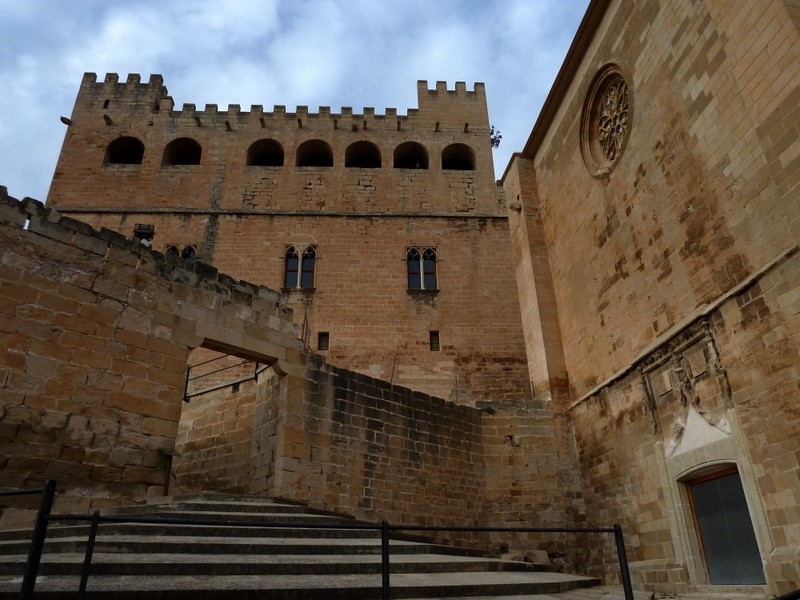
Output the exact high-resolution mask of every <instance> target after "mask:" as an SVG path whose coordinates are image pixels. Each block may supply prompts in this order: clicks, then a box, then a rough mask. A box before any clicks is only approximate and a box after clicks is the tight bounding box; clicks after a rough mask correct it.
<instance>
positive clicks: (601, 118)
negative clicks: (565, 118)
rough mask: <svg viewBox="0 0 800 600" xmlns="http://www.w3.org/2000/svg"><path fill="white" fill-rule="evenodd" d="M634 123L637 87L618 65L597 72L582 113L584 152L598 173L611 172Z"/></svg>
mask: <svg viewBox="0 0 800 600" xmlns="http://www.w3.org/2000/svg"><path fill="white" fill-rule="evenodd" d="M632 123H633V90H632V89H631V88H630V86H629V85H628V80H627V79H626V78H625V76H624V74H623V72H622V70H621V69H620V67H619V66H618V65H614V64H609V65H606V66H605V67H603V68H602V69H601V70H600V71H599V72H598V74H597V75H596V76H595V78H594V81H593V82H592V85H591V86H590V88H589V93H588V95H587V97H586V101H585V102H584V106H583V115H582V117H581V134H580V141H581V154H582V155H583V161H584V163H585V164H586V167H587V168H588V169H589V172H590V173H591V174H592V175H594V176H595V177H601V176H603V175H606V174H607V173H609V172H610V171H611V170H612V169H613V168H614V165H615V164H616V163H617V161H618V160H619V157H620V156H621V155H622V152H623V150H625V145H626V144H627V141H628V136H629V133H630V127H631V124H632Z"/></svg>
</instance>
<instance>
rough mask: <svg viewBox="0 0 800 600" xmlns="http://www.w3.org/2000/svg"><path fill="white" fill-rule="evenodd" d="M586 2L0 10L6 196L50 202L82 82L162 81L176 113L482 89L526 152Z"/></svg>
mask: <svg viewBox="0 0 800 600" xmlns="http://www.w3.org/2000/svg"><path fill="white" fill-rule="evenodd" d="M587 3H588V0H578V1H574V0H573V1H569V2H564V1H563V0H486V1H478V0H472V1H469V0H467V1H464V0H460V1H459V0H439V1H437V2H430V1H429V0H396V1H394V2H391V3H390V2H377V1H375V0H350V1H348V2H345V1H344V0H303V1H302V2H299V1H297V2H295V1H292V2H279V0H237V1H234V2H220V1H219V0H171V1H170V2H163V1H156V0H129V1H127V2H125V3H121V2H119V3H115V2H111V3H109V2H107V1H101V0H83V1H81V2H71V3H67V2H63V1H61V0H27V1H25V2H20V1H18V0H13V1H12V0H0V36H2V39H3V40H4V43H3V44H2V46H0V86H2V89H3V90H4V94H3V95H1V96H0V114H3V115H4V118H3V119H2V120H0V185H8V186H9V188H10V192H11V193H12V194H13V195H16V196H25V195H31V196H35V197H38V198H42V199H43V198H44V197H45V195H46V192H47V188H48V186H49V181H50V178H51V176H52V172H53V169H54V167H55V162H56V158H57V155H58V150H59V147H60V144H61V141H62V140H63V136H64V128H63V125H61V124H60V123H59V120H58V117H59V116H61V115H65V116H68V115H69V113H70V112H71V109H72V105H73V103H74V99H75V94H76V92H77V89H78V85H79V84H80V81H81V76H82V74H83V72H84V71H94V72H96V73H97V74H98V76H99V77H100V78H102V77H103V76H104V74H105V73H106V72H116V73H119V74H120V77H121V78H124V77H125V76H126V75H127V74H128V73H140V74H141V75H142V78H143V79H145V80H146V79H147V78H148V76H149V75H150V74H151V73H160V74H162V75H163V76H164V80H165V83H166V85H167V86H168V88H169V90H170V92H171V93H172V95H173V97H174V99H175V101H176V104H178V106H180V105H181V104H182V103H193V104H196V105H198V106H203V105H204V104H206V103H214V104H218V105H220V107H221V108H224V107H226V106H227V104H240V105H242V107H243V109H245V110H246V109H247V108H249V105H250V104H262V105H264V106H265V108H266V109H267V110H271V108H272V105H274V104H284V105H287V107H289V108H290V109H292V108H294V106H296V105H298V104H303V105H308V106H309V107H310V108H311V109H312V110H315V109H316V108H317V107H318V106H319V105H327V106H331V107H332V108H333V109H334V110H336V109H338V108H340V107H341V106H342V105H345V106H353V108H354V109H355V110H360V109H361V108H363V107H364V106H374V107H375V108H376V110H378V111H382V110H383V109H385V108H387V107H394V108H397V109H398V110H400V111H401V112H404V111H405V110H406V109H408V108H413V107H415V106H416V81H417V80H418V79H427V80H428V81H429V85H431V86H432V85H433V82H435V81H436V80H446V81H447V82H448V84H449V85H450V87H452V85H453V83H454V82H455V81H466V82H467V83H468V85H469V86H471V85H472V84H473V83H474V82H475V81H483V82H485V83H486V86H487V94H488V97H489V110H490V120H491V122H492V123H494V124H495V125H497V126H498V127H499V128H500V130H501V131H502V133H503V144H502V145H501V148H500V150H499V152H498V153H497V155H496V157H495V159H496V167H497V171H498V172H500V171H502V169H503V168H504V167H505V163H506V162H507V160H508V156H509V155H510V154H511V152H512V151H516V150H520V149H521V147H522V145H523V144H524V142H525V139H526V138H527V136H528V133H529V132H530V128H531V126H532V125H533V122H534V120H535V118H536V113H537V111H538V109H539V106H540V105H541V102H542V101H543V99H544V96H545V95H546V93H547V91H548V89H549V87H550V85H551V83H552V80H553V77H554V76H555V73H556V71H557V69H558V67H559V66H560V64H561V61H562V60H563V57H564V55H565V53H566V49H567V47H568V44H569V42H570V40H571V39H572V36H573V35H574V33H575V30H576V29H577V25H578V21H579V19H580V16H581V15H582V13H583V10H585V7H586V4H587Z"/></svg>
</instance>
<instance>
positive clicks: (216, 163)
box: [48, 74, 530, 404]
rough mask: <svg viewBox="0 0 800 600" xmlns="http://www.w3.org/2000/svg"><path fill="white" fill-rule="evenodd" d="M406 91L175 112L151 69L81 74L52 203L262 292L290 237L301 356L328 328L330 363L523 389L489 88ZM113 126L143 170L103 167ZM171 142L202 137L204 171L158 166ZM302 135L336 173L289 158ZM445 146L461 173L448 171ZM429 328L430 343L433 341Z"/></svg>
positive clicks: (429, 382)
mask: <svg viewBox="0 0 800 600" xmlns="http://www.w3.org/2000/svg"><path fill="white" fill-rule="evenodd" d="M417 91H418V108H417V109H409V110H408V111H407V114H398V113H397V110H396V109H386V110H385V111H384V113H383V114H380V113H376V111H375V109H373V108H369V107H368V108H364V109H363V111H362V112H360V113H359V112H354V111H353V110H352V109H351V108H347V107H345V108H342V109H341V111H340V112H331V109H330V108H329V107H320V109H319V111H318V112H309V110H308V107H297V109H296V110H295V111H291V110H289V111H287V109H286V107H283V106H276V107H274V109H273V110H272V111H265V110H264V109H263V107H261V106H253V107H251V108H250V110H249V111H243V110H241V108H240V107H239V106H236V105H232V106H229V107H228V110H218V108H217V107H216V106H206V107H205V108H204V110H197V109H196V108H195V107H194V106H193V105H184V106H183V107H182V109H181V110H175V109H174V108H175V107H174V106H173V101H172V98H171V97H170V96H168V95H167V90H166V88H165V87H164V86H163V81H162V79H161V78H160V76H156V75H153V76H151V78H150V80H149V81H147V82H141V81H140V80H139V77H138V76H129V78H128V81H127V82H125V83H121V82H119V81H118V78H117V76H116V75H107V76H106V79H105V81H103V82H98V81H97V80H96V76H94V75H93V74H87V75H86V76H85V77H84V80H83V82H82V84H81V88H80V92H79V94H78V97H77V100H76V104H75V109H74V111H73V114H72V120H71V125H70V126H69V128H68V130H67V133H66V138H65V141H64V145H63V148H62V152H61V156H60V159H59V163H58V167H57V169H56V173H55V176H54V178H53V183H52V186H51V190H50V194H49V196H48V204H49V205H51V206H54V207H56V208H58V209H59V210H60V211H62V212H63V213H64V214H69V215H72V216H75V217H77V218H80V219H82V220H86V221H87V222H88V223H90V224H92V225H93V226H95V227H107V228H109V229H113V230H115V231H120V232H122V233H124V234H125V235H126V236H127V235H130V233H131V231H132V228H133V225H134V224H135V223H150V224H154V225H155V227H156V238H155V240H154V244H155V245H154V247H155V248H156V249H157V250H159V251H162V252H163V251H165V249H166V248H167V247H168V246H169V245H171V244H175V245H176V246H178V247H179V248H184V247H186V246H188V245H192V246H194V247H195V248H196V250H197V252H198V256H199V257H200V258H201V259H202V260H203V261H205V262H207V263H210V264H213V265H215V266H216V267H218V268H219V269H220V270H222V271H224V272H225V273H229V274H231V275H232V276H234V277H236V278H241V279H246V280H247V281H253V282H257V283H259V284H263V285H266V286H268V287H270V288H273V289H279V288H281V286H283V285H284V261H285V258H284V256H285V252H286V248H287V246H289V245H292V244H297V245H301V246H305V245H313V246H315V248H316V256H317V259H316V273H315V282H314V289H313V290H302V291H298V290H294V291H290V290H287V293H289V304H290V306H292V308H294V315H295V319H296V322H297V323H298V324H299V325H303V328H304V329H303V337H304V339H305V340H306V342H307V345H308V348H309V349H311V350H318V336H319V334H320V332H322V333H327V334H328V335H329V339H330V350H329V351H327V352H328V353H327V356H328V359H329V361H330V362H332V363H335V364H337V365H339V366H341V367H344V368H348V369H352V370H356V371H359V372H362V373H364V374H368V375H370V376H373V377H378V378H381V379H387V380H391V381H393V382H394V383H396V384H399V385H403V386H405V387H409V388H411V389H415V390H420V391H423V392H425V393H428V394H432V395H436V396H440V397H443V398H447V399H449V400H453V401H456V402H460V403H464V404H474V403H475V402H476V401H480V400H501V399H513V400H519V399H524V398H527V397H528V396H529V395H530V391H529V385H528V383H527V381H526V379H527V377H526V374H525V356H524V342H523V338H522V333H521V332H522V326H521V322H520V318H519V308H518V304H517V299H516V293H515V289H516V287H515V282H514V271H513V263H512V261H511V260H510V257H511V246H510V239H509V234H508V228H507V218H506V215H505V211H504V208H503V204H502V195H501V194H500V193H499V190H498V187H497V185H496V183H495V181H494V168H493V164H492V153H491V146H490V140H489V120H488V112H487V105H486V94H485V91H484V88H483V85H482V84H475V87H474V90H467V88H466V85H464V84H463V83H457V84H456V86H455V89H450V90H448V89H447V86H446V84H445V83H443V82H439V83H437V84H436V86H435V88H434V89H428V86H427V83H426V82H419V83H418V89H417ZM121 136H122V137H126V136H127V137H132V138H136V139H137V140H140V141H141V142H142V143H143V144H144V154H143V156H142V160H141V164H110V163H109V162H108V160H106V158H107V157H106V151H107V148H108V146H109V144H110V143H112V142H113V141H114V140H117V139H118V138H120V137H121ZM182 137H190V138H192V139H194V140H196V141H197V142H198V143H199V144H200V145H201V146H202V156H201V159H200V164H197V165H164V164H163V160H162V155H163V151H164V148H165V147H166V145H167V144H168V143H169V142H171V141H172V140H175V139H178V138H182ZM265 139H268V140H272V141H273V142H275V143H276V144H278V145H279V146H280V147H281V148H282V150H283V154H284V162H283V165H282V166H254V165H249V164H247V161H248V158H247V156H248V148H250V146H251V144H253V143H254V142H258V141H259V140H265ZM313 140H317V141H319V142H320V143H322V144H327V145H328V147H329V149H330V152H331V156H332V164H331V166H325V167H320V166H297V160H296V159H297V157H298V156H302V145H303V144H304V143H306V142H309V141H313ZM354 143H369V144H372V145H373V148H374V150H375V151H376V152H377V153H379V154H380V160H379V162H378V164H377V165H376V168H361V167H352V166H346V157H347V155H348V149H350V148H351V145H352V144H354ZM403 144H417V145H418V146H419V148H420V149H421V150H420V152H421V153H422V155H427V158H426V159H423V158H419V159H418V162H419V166H420V168H416V167H417V164H416V163H415V164H414V165H412V167H413V168H395V166H394V157H395V152H396V151H398V149H402V147H403ZM454 144H456V145H458V146H456V147H457V148H459V149H460V150H462V151H463V152H464V153H465V154H464V156H467V157H469V156H470V155H471V156H472V158H473V159H474V160H473V162H474V164H473V165H471V166H472V168H467V169H448V168H444V167H445V166H447V165H445V164H444V163H443V156H446V155H445V153H446V151H447V148H448V147H450V148H453V147H454V146H453V145H454ZM415 160H417V159H415ZM426 161H427V168H425V167H426V165H425V163H426ZM468 162H469V161H468ZM462 166H464V165H462ZM410 247H419V248H423V249H424V248H426V247H433V248H435V249H436V252H437V275H438V286H437V287H438V290H434V291H425V292H419V291H408V290H407V288H408V283H407V266H406V251H407V249H408V248H410ZM498 299H502V301H498ZM431 332H438V334H439V339H440V343H441V350H440V351H431V346H430V336H431Z"/></svg>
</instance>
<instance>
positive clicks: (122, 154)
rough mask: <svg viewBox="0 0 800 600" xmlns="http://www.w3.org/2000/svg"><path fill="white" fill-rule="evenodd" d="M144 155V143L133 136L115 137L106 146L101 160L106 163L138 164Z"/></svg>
mask: <svg viewBox="0 0 800 600" xmlns="http://www.w3.org/2000/svg"><path fill="white" fill-rule="evenodd" d="M142 157H144V144H143V143H142V142H140V141H139V140H137V139H136V138H135V137H131V136H123V137H119V138H117V139H115V140H114V141H113V142H111V143H110V144H109V145H108V147H107V148H106V156H105V159H104V160H103V162H104V163H105V164H107V165H140V164H142Z"/></svg>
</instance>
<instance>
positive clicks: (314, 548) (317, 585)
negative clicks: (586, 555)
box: [0, 495, 597, 600]
mask: <svg viewBox="0 0 800 600" xmlns="http://www.w3.org/2000/svg"><path fill="white" fill-rule="evenodd" d="M104 513H105V514H106V515H113V516H118V517H120V518H132V519H137V518H153V519H162V520H165V522H160V523H135V522H134V523H102V524H100V527H99V531H98V538H97V543H96V546H95V553H94V556H93V561H92V571H91V573H92V574H91V577H90V580H89V594H88V596H87V597H89V598H92V597H93V598H109V599H116V598H120V599H121V598H131V597H136V598H170V599H173V600H176V599H180V598H192V599H193V600H195V599H197V598H201V599H202V598H214V599H215V600H217V599H218V598H226V599H228V598H230V599H232V600H235V599H238V598H266V599H270V598H274V599H278V600H289V599H292V600H300V599H302V600H314V599H317V598H319V599H323V598H324V599H325V600H335V599H337V598H347V599H348V600H359V599H361V598H379V597H380V583H381V577H380V569H381V564H380V560H381V556H380V551H381V540H380V535H379V532H378V531H376V530H372V529H349V528H348V525H359V523H357V522H356V521H354V520H353V519H350V518H347V517H343V516H338V515H332V514H321V513H319V512H313V511H307V510H305V509H304V507H302V506H297V505H294V504H289V503H286V504H284V503H280V502H274V501H270V500H264V499H248V498H240V497H231V496H223V495H213V496H206V495H203V496H200V497H195V498H192V497H188V498H186V497H184V498H179V499H172V502H171V503H169V504H165V503H163V502H154V503H152V504H147V505H138V506H134V507H124V508H118V509H113V510H108V511H104ZM170 519H172V520H182V519H199V520H204V521H213V522H219V523H226V524H230V525H226V526H216V525H196V524H191V525H184V524H178V523H168V522H166V521H167V520H170ZM265 522H272V523H276V526H275V527H258V526H254V525H253V526H251V525H248V523H265ZM312 523H313V524H324V525H326V526H328V527H330V528H328V527H326V528H324V529H320V530H317V529H305V528H299V529H298V528H297V527H298V525H302V524H312ZM88 530H89V523H88V521H87V522H76V521H62V522H59V521H54V522H53V523H51V526H50V528H49V529H48V535H47V540H46V545H45V553H44V555H43V557H42V564H41V568H40V581H39V582H38V583H37V598H71V597H77V596H76V593H77V589H78V573H79V572H80V569H81V566H82V564H83V559H84V550H85V547H86V541H87V535H88ZM29 539H30V531H29V530H28V531H16V532H4V533H2V534H0V600H2V598H12V597H16V593H17V591H18V590H19V584H20V581H19V578H20V577H21V573H22V571H23V565H24V561H25V558H26V555H27V547H28V546H27V545H28V542H29ZM390 549H391V559H390V567H391V573H392V576H391V579H392V594H391V597H392V598H395V599H398V598H417V599H422V598H426V599H430V598H455V597H479V596H484V597H488V598H491V597H494V596H506V595H514V594H517V595H519V594H527V595H531V594H549V593H560V592H563V591H565V590H569V589H575V588H578V587H580V586H588V585H594V584H596V583H597V580H595V579H592V578H587V577H580V576H570V575H562V574H558V573H538V572H537V570H538V569H541V567H542V566H541V565H534V564H531V563H522V562H515V561H508V560H500V559H488V558H485V557H484V556H483V553H482V552H480V551H477V550H470V549H465V548H458V547H453V546H444V545H438V544H434V543H431V542H429V541H425V542H420V541H419V540H411V539H409V538H408V537H405V536H397V537H395V538H393V539H392V540H391V541H390ZM575 600H581V599H575ZM582 600H596V599H594V598H586V599H582Z"/></svg>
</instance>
